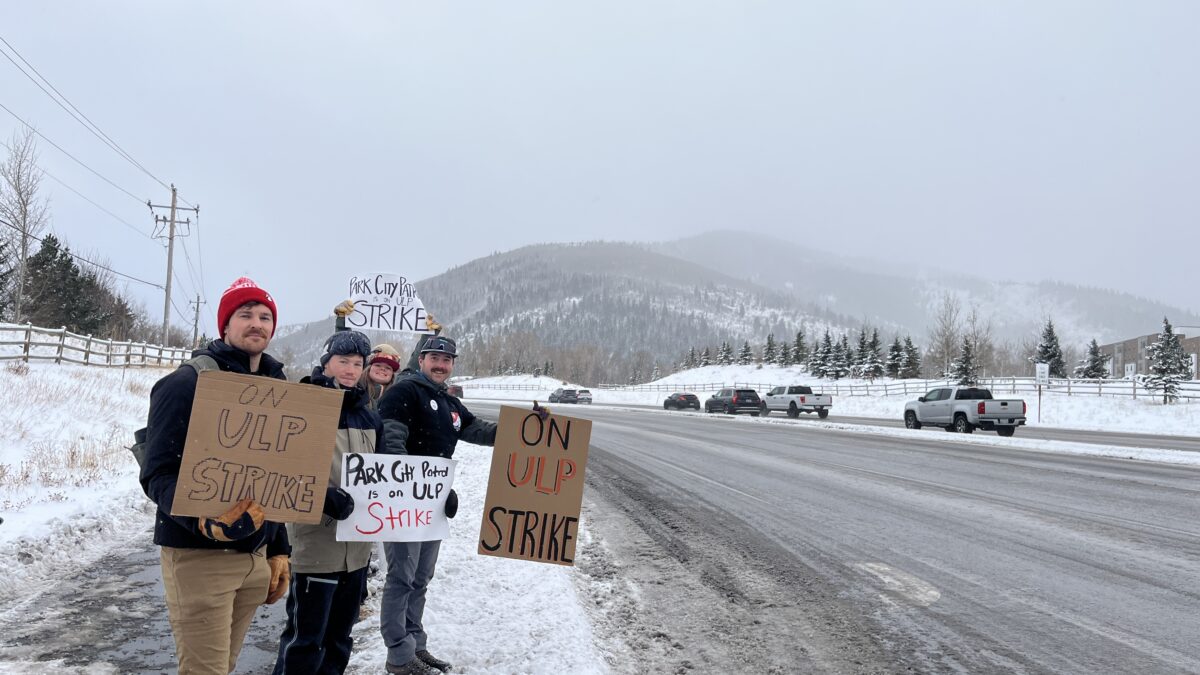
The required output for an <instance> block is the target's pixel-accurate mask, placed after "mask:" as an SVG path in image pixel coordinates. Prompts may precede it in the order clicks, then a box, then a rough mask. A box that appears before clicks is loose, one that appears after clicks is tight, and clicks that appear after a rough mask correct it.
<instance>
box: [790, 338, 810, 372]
mask: <svg viewBox="0 0 1200 675" xmlns="http://www.w3.org/2000/svg"><path fill="white" fill-rule="evenodd" d="M791 357H792V363H794V364H796V365H802V364H803V363H804V362H805V361H808V344H807V343H805V341H804V331H802V330H799V331H796V339H795V341H793V342H792V355H791Z"/></svg>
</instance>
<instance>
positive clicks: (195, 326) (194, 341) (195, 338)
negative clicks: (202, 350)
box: [192, 293, 208, 349]
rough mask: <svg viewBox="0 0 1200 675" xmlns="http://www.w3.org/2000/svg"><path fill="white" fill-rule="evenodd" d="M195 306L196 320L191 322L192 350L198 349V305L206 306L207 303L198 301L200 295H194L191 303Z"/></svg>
mask: <svg viewBox="0 0 1200 675" xmlns="http://www.w3.org/2000/svg"><path fill="white" fill-rule="evenodd" d="M192 304H193V305H195V306H196V318H195V319H193V320H192V349H196V348H198V347H199V346H200V345H199V344H198V343H199V341H200V305H207V304H208V303H207V302H201V301H200V294H199V293H197V294H196V299H195V301H193V302H192Z"/></svg>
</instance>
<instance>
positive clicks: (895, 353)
mask: <svg viewBox="0 0 1200 675" xmlns="http://www.w3.org/2000/svg"><path fill="white" fill-rule="evenodd" d="M903 365H904V345H902V344H900V336H899V335H897V336H896V339H895V340H892V346H891V347H889V348H888V357H887V364H886V365H885V367H884V368H885V370H886V372H887V375H888V377H900V368H901V366H903Z"/></svg>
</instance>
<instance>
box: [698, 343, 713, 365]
mask: <svg viewBox="0 0 1200 675" xmlns="http://www.w3.org/2000/svg"><path fill="white" fill-rule="evenodd" d="M699 365H700V367H701V368H705V367H708V366H711V365H712V351H710V350H709V348H708V347H705V348H704V351H702V352H700V362H699Z"/></svg>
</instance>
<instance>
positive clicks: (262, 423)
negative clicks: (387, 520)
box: [171, 371, 343, 523]
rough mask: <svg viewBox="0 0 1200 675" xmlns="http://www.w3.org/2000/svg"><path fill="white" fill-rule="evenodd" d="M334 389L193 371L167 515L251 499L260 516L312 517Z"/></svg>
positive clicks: (321, 490)
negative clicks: (187, 416)
mask: <svg viewBox="0 0 1200 675" xmlns="http://www.w3.org/2000/svg"><path fill="white" fill-rule="evenodd" d="M342 395H343V394H342V392H340V391H336V390H333V389H325V388H323V387H314V386H312V385H307V384H289V383H288V382H285V381H284V380H276V379H273V378H267V377H256V376H253V375H239V374H237V373H226V372H219V371H206V372H203V373H200V378H199V380H198V381H197V382H196V400H195V403H193V405H192V417H191V420H190V421H189V422H188V435H187V445H186V446H185V447H184V450H183V464H182V466H180V468H179V482H178V484H177V485H176V487H175V501H174V503H173V504H172V505H171V514H172V515H177V516H199V517H215V516H219V515H221V514H223V513H225V512H226V511H228V510H229V509H230V508H231V507H232V506H233V505H234V504H236V503H237V502H239V501H241V500H242V499H244V498H251V499H254V500H255V501H257V502H258V503H259V504H261V505H262V507H263V510H264V511H265V512H266V514H267V520H273V521H275V522H278V523H318V522H320V521H321V508H322V506H323V505H324V503H325V486H326V485H327V484H328V483H329V467H330V464H331V462H332V461H333V447H334V443H335V441H336V437H337V427H338V416H339V414H340V413H341V410H342Z"/></svg>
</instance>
